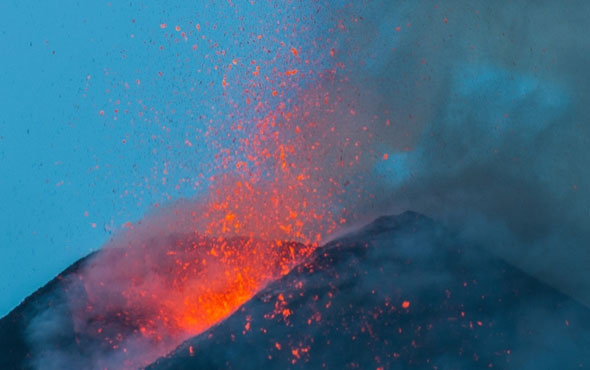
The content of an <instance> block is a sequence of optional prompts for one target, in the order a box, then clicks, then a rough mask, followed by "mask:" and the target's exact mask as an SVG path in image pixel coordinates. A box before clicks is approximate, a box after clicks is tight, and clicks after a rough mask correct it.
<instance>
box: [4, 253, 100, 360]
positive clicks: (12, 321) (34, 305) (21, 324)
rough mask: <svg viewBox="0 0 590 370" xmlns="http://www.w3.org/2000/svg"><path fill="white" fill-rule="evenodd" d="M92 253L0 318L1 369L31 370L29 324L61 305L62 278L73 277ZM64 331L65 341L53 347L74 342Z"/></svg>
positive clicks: (64, 285) (64, 329)
mask: <svg viewBox="0 0 590 370" xmlns="http://www.w3.org/2000/svg"><path fill="white" fill-rule="evenodd" d="M95 254H96V252H94V253H91V254H89V255H88V256H86V257H84V258H82V259H80V260H78V261H77V262H75V263H74V264H72V265H71V266H70V267H68V268H67V269H65V270H64V271H63V272H62V273H61V274H59V275H58V276H57V277H56V278H54V279H53V280H51V281H50V282H49V283H47V284H46V285H45V286H43V287H42V288H40V289H38V290H37V291H36V292H35V293H33V294H31V295H30V296H29V297H27V298H26V299H25V300H24V301H23V302H22V303H21V304H20V305H18V306H17V307H16V308H15V309H14V310H12V311H11V312H10V313H8V314H7V315H6V316H4V317H3V318H2V319H0V348H1V349H2V355H0V369H3V370H4V369H6V370H12V369H15V370H16V369H27V368H30V366H29V362H30V360H31V359H32V358H33V357H34V355H35V354H34V352H33V351H32V348H31V346H30V344H29V340H28V338H27V337H28V336H27V328H28V325H29V323H30V321H31V320H32V319H33V318H35V317H37V316H38V315H39V314H41V313H42V312H51V311H52V310H54V307H58V306H61V301H62V299H63V297H62V295H60V294H56V292H62V291H64V289H65V288H66V283H65V282H64V278H66V277H68V276H71V275H72V274H75V273H76V272H77V271H78V270H79V269H80V267H81V266H82V265H83V264H84V263H85V262H86V261H88V260H89V259H91V258H92V257H93V256H94V255H95ZM60 309H61V308H60ZM63 331H64V332H69V333H70V334H71V335H70V336H67V335H66V337H65V338H62V341H55V343H54V345H56V346H59V345H61V344H62V343H63V342H66V343H67V342H72V341H74V340H75V338H74V332H73V328H72V327H71V325H70V326H69V327H65V328H63ZM60 342H61V343H60Z"/></svg>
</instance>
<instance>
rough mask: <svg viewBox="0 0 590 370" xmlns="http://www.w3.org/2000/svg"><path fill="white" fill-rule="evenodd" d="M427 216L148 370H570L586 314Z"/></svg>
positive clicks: (333, 255)
mask: <svg viewBox="0 0 590 370" xmlns="http://www.w3.org/2000/svg"><path fill="white" fill-rule="evenodd" d="M458 240H459V239H458V238H457V237H455V236H454V235H453V234H452V233H450V232H448V231H446V230H444V229H442V228H440V227H438V226H437V225H436V224H434V223H433V222H432V221H431V220H430V219H427V218H425V217H422V216H420V215H418V214H415V213H411V212H407V213H404V214H402V215H400V216H395V217H382V218H379V219H378V220H376V221H375V222H373V223H372V224H370V225H368V226H367V227H365V228H364V229H362V230H360V231H358V232H356V233H354V234H350V235H348V236H346V237H344V238H341V239H339V240H336V241H334V242H331V243H329V244H328V245H326V246H325V247H323V248H321V249H318V250H317V251H316V253H315V255H314V256H313V257H312V259H311V260H310V262H308V263H305V264H302V265H300V266H299V267H297V268H295V269H294V270H293V271H292V272H291V273H289V274H288V275H287V276H285V277H284V278H282V279H281V280H279V281H276V282H274V283H272V284H270V285H269V286H268V287H267V288H265V289H264V290H263V291H261V292H260V293H259V294H257V295H256V296H255V297H254V298H253V299H251V300H250V301H249V302H248V303H246V304H245V305H244V306H242V308H241V309H239V310H238V311H237V312H236V313H234V314H233V315H232V316H230V317H229V318H228V319H226V320H225V321H223V322H221V323H220V324H219V325H217V326H215V327H212V328H211V329H209V330H208V331H206V332H204V333H203V334H201V335H199V336H197V337H195V338H193V339H191V340H189V341H187V342H185V343H184V344H183V345H181V346H180V347H178V348H177V349H176V350H175V351H174V352H173V353H171V354H169V355H168V356H167V357H166V358H162V359H160V360H158V361H157V362H156V363H154V364H153V365H152V366H150V367H149V368H150V369H154V370H164V369H226V368H228V369H288V368H318V369H321V368H326V369H345V368H351V369H354V368H358V369H380V368H384V369H405V368H428V369H468V368H513V369H575V368H580V367H588V366H590V311H589V310H588V309H587V308H585V307H583V306H581V305H580V304H578V303H576V302H575V301H573V300H572V299H570V298H568V297H566V296H565V295H563V294H561V293H559V292H558V291H556V290H554V289H552V288H550V287H548V286H547V285H545V284H543V283H541V282H539V281H538V280H536V279H534V278H531V277H530V276H528V275H526V274H525V273H523V272H521V271H520V270H517V269H515V268H514V267H511V266H509V265H507V264H506V263H505V262H503V261H502V260H500V259H498V258H496V257H493V256H491V255H489V254H487V253H485V252H483V251H482V250H480V249H478V248H476V247H473V246H468V245H463V244H462V243H460V242H459V241H458Z"/></svg>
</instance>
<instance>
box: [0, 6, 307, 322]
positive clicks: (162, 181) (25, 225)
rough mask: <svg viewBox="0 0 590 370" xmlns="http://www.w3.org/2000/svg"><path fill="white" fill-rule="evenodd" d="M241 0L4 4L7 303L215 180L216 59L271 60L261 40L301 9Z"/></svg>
mask: <svg viewBox="0 0 590 370" xmlns="http://www.w3.org/2000/svg"><path fill="white" fill-rule="evenodd" d="M237 3H238V5H237V6H234V7H230V6H229V5H228V4H227V3H224V2H222V3H219V2H217V3H215V2H200V1H198V2H182V3H177V4H171V3H168V2H166V3H164V2H115V1H112V2H108V1H83V2H79V1H71V0H65V1H61V2H59V3H56V2H44V1H33V0H27V1H3V2H2V3H1V4H0V12H1V13H2V14H3V15H4V17H3V18H4V21H3V27H2V30H1V31H0V45H2V58H1V60H0V67H1V70H2V74H1V75H0V99H1V101H2V110H1V112H0V170H1V172H2V174H3V177H2V180H0V197H1V199H0V204H2V206H1V207H0V222H1V223H2V228H1V230H2V232H1V233H0V315H2V314H5V313H6V312H8V311H9V310H10V309H11V308H12V307H14V306H15V305H16V304H18V303H19V302H20V301H21V300H22V299H24V298H25V297H26V296H27V295H28V294H30V293H32V292H33V291H34V290H35V289H37V288H39V287H40V286H42V285H43V284H44V283H45V282H47V281H48V280H49V279H51V278H52V277H54V276H55V275H56V274H57V273H59V272H60V271H61V270H63V269H64V268H65V267H67V266H68V265H69V264H71V263H72V262H74V261H75V260H77V259H78V258H80V257H82V256H84V255H86V254H87V253H88V252H90V251H92V250H96V249H97V248H100V246H101V245H102V244H103V243H104V242H105V241H107V240H108V238H109V236H110V235H111V233H112V232H113V231H114V230H117V229H119V228H120V227H121V225H122V224H124V223H125V222H128V221H131V222H133V221H135V220H138V219H139V218H141V216H142V215H144V214H145V213H146V212H148V211H149V210H150V209H151V208H153V207H154V205H157V204H165V203H168V202H171V201H174V200H175V199H178V198H181V197H194V196H196V195H198V194H201V193H202V192H203V191H204V190H205V188H206V185H207V178H208V176H209V175H210V172H211V168H210V167H208V163H210V162H211V155H212V151H211V148H210V147H208V144H207V143H206V142H205V141H204V140H202V138H200V136H199V135H200V134H202V129H203V128H204V125H205V124H206V123H208V122H209V123H210V122H211V121H212V120H219V121H222V120H223V119H225V118H226V117H227V114H228V112H227V109H226V110H225V111H224V108H223V107H224V105H223V103H224V102H225V101H227V100H225V99H227V97H223V88H222V86H221V83H220V82H221V80H222V79H223V72H222V70H221V69H219V70H215V68H214V66H215V65H222V64H229V63H231V62H232V60H233V59H236V58H237V59H238V60H239V63H242V64H244V65H246V64H247V63H249V62H250V59H257V63H260V64H261V65H262V68H270V67H269V66H270V63H271V62H272V60H271V59H272V58H271V56H270V54H264V53H261V52H260V51H259V50H260V48H261V45H260V44H255V43H253V42H252V41H251V40H254V39H255V38H256V35H257V34H259V33H260V34H261V33H265V32H264V30H265V29H267V28H268V27H267V23H266V22H267V21H268V19H270V17H277V18H279V17H282V18H281V19H283V20H288V19H289V18H290V17H296V14H297V11H298V10H296V9H295V8H293V9H288V10H290V12H289V13H288V14H284V15H280V14H279V15H277V14H278V13H280V10H277V9H276V8H273V7H271V6H269V5H268V3H264V2H259V3H254V2H247V1H242V2H237ZM253 15H255V16H253ZM163 24H166V27H165V28H164V26H163ZM197 24H199V28H200V30H201V31H200V32H201V33H200V34H199V33H198V31H197ZM176 26H179V27H180V31H176ZM180 32H186V35H187V36H186V39H185V38H184V37H182V36H181V33H180ZM267 33H268V32H266V33H265V35H266V34H267ZM284 38H285V41H286V42H287V43H289V36H285V37H284ZM264 42H266V40H265V39H263V40H262V41H261V42H260V43H262V46H264V44H263V43H264ZM268 42H270V41H268ZM214 43H218V49H214V48H213V47H212V45H213V44H214ZM195 45H196V46H195ZM219 49H223V50H224V51H225V52H226V54H225V55H219V54H217V53H216V50H219ZM265 61H266V64H264V62H265ZM247 68H250V66H247ZM228 94H231V90H229V92H228ZM229 98H231V96H229ZM187 141H188V142H190V146H189V145H187Z"/></svg>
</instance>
